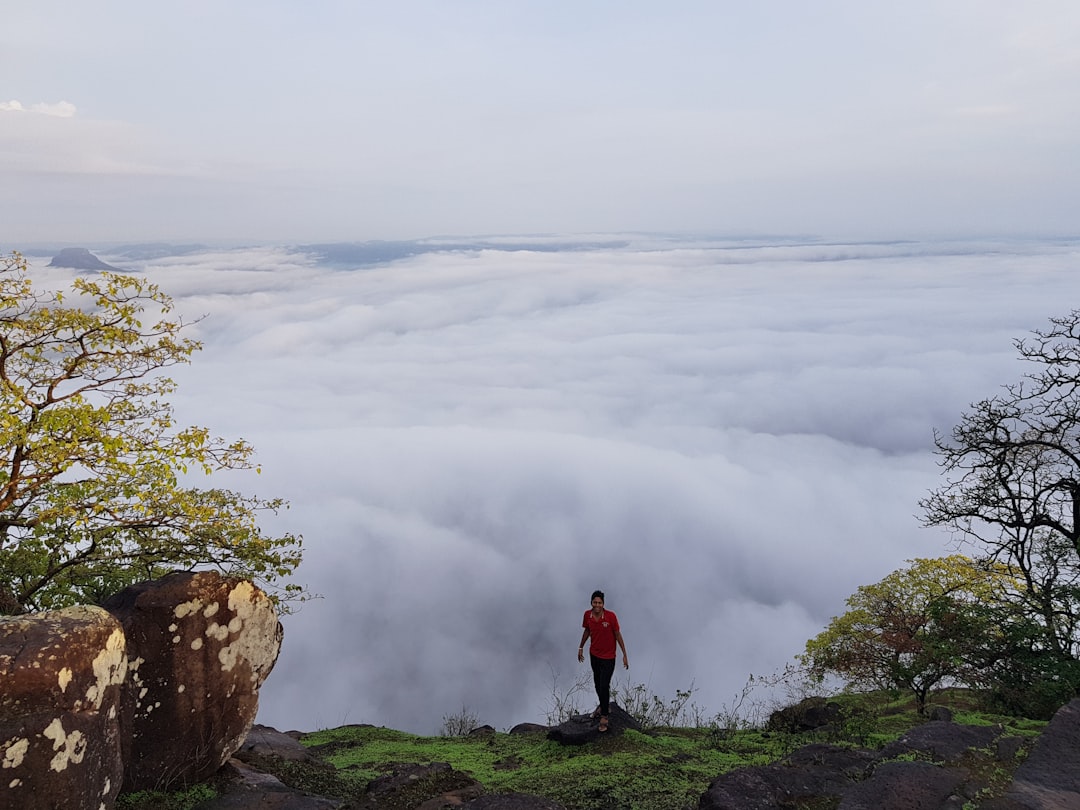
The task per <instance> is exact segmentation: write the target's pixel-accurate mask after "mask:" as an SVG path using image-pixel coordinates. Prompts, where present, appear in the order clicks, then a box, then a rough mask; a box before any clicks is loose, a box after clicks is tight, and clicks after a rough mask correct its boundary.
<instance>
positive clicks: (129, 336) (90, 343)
mask: <svg viewBox="0 0 1080 810" xmlns="http://www.w3.org/2000/svg"><path fill="white" fill-rule="evenodd" d="M70 287H71V288H70V290H68V291H64V290H42V289H38V288H37V287H35V285H34V283H33V281H32V279H31V277H30V274H29V270H28V267H27V264H26V262H25V260H24V259H23V258H22V257H21V256H19V255H18V254H11V255H8V256H3V257H0V613H4V612H7V613H13V612H21V611H33V610H42V609H51V608H55V607H61V606H64V605H69V604H73V603H78V602H93V601H98V600H99V599H101V598H104V597H106V596H109V595H111V594H112V593H114V592H115V591H117V590H119V589H120V588H123V587H125V586H126V585H128V584H131V583H132V582H135V581H139V580H143V579H149V578H154V577H156V576H159V575H161V574H163V573H165V572H167V571H170V570H176V569H183V570H190V569H196V568H206V567H214V568H217V569H219V570H222V571H224V572H227V573H230V574H234V575H238V576H245V577H250V578H252V579H254V580H255V581H257V582H259V583H260V584H263V585H265V586H269V588H270V591H271V593H272V594H274V595H276V596H284V597H286V598H289V597H290V596H296V595H298V594H299V593H300V591H301V589H300V587H299V586H298V585H295V584H292V583H289V582H287V581H286V580H287V578H288V577H289V575H290V574H291V573H292V572H293V571H294V569H295V568H296V566H297V565H298V564H299V563H300V559H301V539H300V538H299V537H298V536H295V535H291V534H285V535H282V536H280V537H272V536H268V535H267V534H265V533H264V532H263V531H262V530H261V529H260V527H259V523H258V518H259V517H260V516H261V515H263V514H266V513H274V512H276V511H277V510H279V509H281V508H284V507H285V506H286V504H285V503H284V501H282V500H280V499H270V500H264V499H260V498H257V497H253V496H248V495H243V494H240V493H237V492H233V491H230V490H226V489H218V488H207V489H203V488H198V487H195V486H192V485H191V482H192V481H193V480H195V479H197V478H198V477H199V476H211V475H214V474H216V473H219V472H222V471H225V470H243V469H257V465H255V463H254V460H253V448H252V447H251V446H250V445H249V444H247V443H246V442H244V441H242V440H236V441H226V440H224V439H221V438H217V437H214V436H212V435H211V433H210V432H209V431H208V430H207V429H206V428H202V427H177V426H176V425H174V422H173V410H172V407H171V405H170V404H169V403H168V401H167V397H168V396H169V395H170V394H171V393H172V392H173V391H174V390H175V383H174V382H173V381H172V380H171V379H170V378H169V377H167V376H164V375H163V374H162V373H161V372H162V371H163V370H165V369H168V368H170V367H172V366H176V365H178V364H183V363H188V362H189V361H190V358H191V355H192V354H193V353H194V352H196V351H198V350H199V349H200V348H201V346H200V344H199V343H198V342H197V341H195V340H192V339H189V338H187V337H184V336H183V335H182V332H183V329H184V327H185V325H186V324H185V323H184V321H183V319H181V318H178V317H174V316H173V315H172V310H173V305H172V300H171V299H170V298H169V296H168V295H166V294H165V293H163V292H162V291H161V290H160V289H159V288H158V287H157V286H156V285H153V284H150V283H149V282H148V281H146V280H145V279H142V278H138V277H134V276H129V275H123V274H119V273H111V272H109V273H101V274H96V275H80V276H77V277H76V278H75V279H74V280H73V281H72V282H71V285H70ZM69 297H70V299H71V300H70V303H69ZM144 320H145V323H144Z"/></svg>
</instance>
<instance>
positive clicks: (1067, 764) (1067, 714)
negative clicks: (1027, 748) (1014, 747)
mask: <svg viewBox="0 0 1080 810" xmlns="http://www.w3.org/2000/svg"><path fill="white" fill-rule="evenodd" d="M1077 762H1080V699H1076V700H1073V701H1072V702H1071V703H1069V704H1067V705H1066V706H1063V707H1062V708H1060V709H1058V711H1057V713H1056V714H1055V715H1054V716H1053V718H1051V720H1050V722H1049V723H1048V724H1047V726H1046V728H1044V729H1043V732H1042V734H1040V735H1039V737H1038V739H1037V740H1035V744H1034V745H1033V746H1032V748H1031V753H1030V754H1028V757H1027V759H1025V760H1024V761H1023V762H1022V763H1021V764H1020V767H1018V768H1017V769H1016V774H1015V775H1014V777H1013V783H1012V786H1011V787H1010V788H1009V790H1008V791H1007V792H1006V794H1005V798H1006V799H1007V800H1008V801H1012V802H1015V803H1016V805H1017V807H1021V808H1024V810H1051V809H1053V810H1057V808H1076V807H1080V769H1078V768H1077V767H1076V764H1077Z"/></svg>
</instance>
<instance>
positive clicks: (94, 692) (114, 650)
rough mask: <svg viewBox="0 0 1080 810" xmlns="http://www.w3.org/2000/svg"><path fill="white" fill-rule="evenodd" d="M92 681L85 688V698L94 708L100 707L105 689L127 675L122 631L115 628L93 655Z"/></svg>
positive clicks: (120, 682)
mask: <svg viewBox="0 0 1080 810" xmlns="http://www.w3.org/2000/svg"><path fill="white" fill-rule="evenodd" d="M93 667H94V683H92V684H91V685H90V687H89V688H88V689H87V690H86V699H87V700H88V701H90V703H91V704H92V705H93V707H94V708H95V709H100V708H101V703H102V701H103V700H104V699H105V690H106V689H108V688H109V687H110V686H119V685H120V684H122V683H123V682H124V678H125V677H126V676H127V671H128V660H127V645H126V643H125V639H124V631H123V630H121V629H119V628H117V629H116V630H114V631H113V632H112V634H111V635H110V636H109V638H108V640H107V641H106V642H105V649H103V650H102V651H101V652H99V653H98V654H97V655H96V656H95V657H94V664H93Z"/></svg>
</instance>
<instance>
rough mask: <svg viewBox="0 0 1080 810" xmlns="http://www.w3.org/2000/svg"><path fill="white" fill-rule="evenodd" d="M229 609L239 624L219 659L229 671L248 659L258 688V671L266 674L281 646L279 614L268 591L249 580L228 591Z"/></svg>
mask: <svg viewBox="0 0 1080 810" xmlns="http://www.w3.org/2000/svg"><path fill="white" fill-rule="evenodd" d="M229 610H231V611H232V612H233V613H234V614H235V616H236V618H235V619H234V620H233V621H238V622H239V627H238V630H237V631H236V636H235V638H234V639H233V641H232V643H231V644H229V645H228V646H225V647H222V648H221V650H220V651H219V652H218V661H220V662H221V668H222V670H224V671H226V672H229V671H231V670H232V669H233V668H234V667H235V666H236V664H237V662H238V661H241V660H243V661H247V662H248V664H249V665H250V666H251V670H252V678H253V680H254V681H255V682H254V683H253V684H252V687H253V688H255V687H257V686H258V682H259V680H260V676H259V674H260V673H262V676H263V677H265V673H268V672H269V671H270V668H271V667H272V666H273V665H274V661H276V660H277V656H278V652H280V649H281V645H280V640H279V638H278V634H277V630H278V622H277V614H276V613H275V611H274V606H273V603H271V602H270V599H269V598H268V597H267V596H266V594H264V593H263V592H262V591H260V590H258V589H257V588H256V587H255V586H254V585H253V584H252V583H251V582H248V581H246V580H245V581H243V582H240V583H239V584H238V585H237V586H236V587H235V588H233V589H232V591H230V592H229ZM230 624H232V622H230Z"/></svg>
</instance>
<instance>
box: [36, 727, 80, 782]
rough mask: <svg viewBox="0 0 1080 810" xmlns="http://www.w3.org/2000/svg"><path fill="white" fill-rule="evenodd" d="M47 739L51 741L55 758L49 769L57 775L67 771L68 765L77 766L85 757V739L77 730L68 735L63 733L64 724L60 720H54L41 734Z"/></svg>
mask: <svg viewBox="0 0 1080 810" xmlns="http://www.w3.org/2000/svg"><path fill="white" fill-rule="evenodd" d="M42 733H43V734H44V735H45V736H46V737H47V738H48V739H50V740H52V741H53V750H54V751H56V756H54V757H53V758H52V762H50V763H49V767H50V768H52V769H53V770H54V771H56V772H57V773H60V772H61V771H64V770H66V769H67V766H68V765H78V764H79V763H80V762H82V761H83V757H84V756H86V746H87V739H86V737H85V736H83V733H82V732H81V731H79V730H77V729H76V730H75V731H73V732H71V733H70V734H67V733H66V732H65V731H64V724H63V722H62V721H61V720H60V718H59V717H58V718H56V719H55V720H53V721H52V722H51V723H49V725H48V727H47V728H46V729H45V731H44V732H42Z"/></svg>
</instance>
